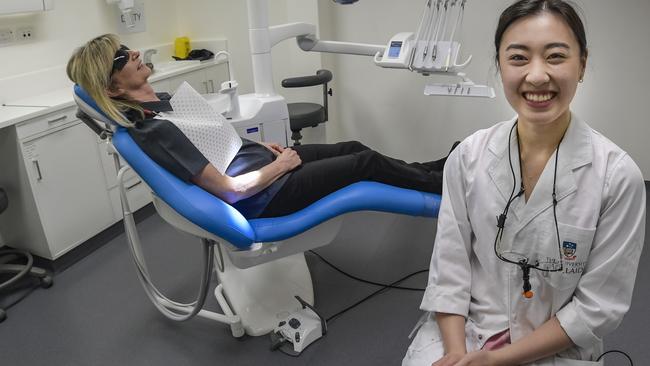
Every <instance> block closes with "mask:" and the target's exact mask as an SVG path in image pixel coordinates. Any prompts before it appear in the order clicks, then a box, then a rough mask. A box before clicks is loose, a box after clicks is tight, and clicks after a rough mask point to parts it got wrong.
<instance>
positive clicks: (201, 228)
mask: <svg viewBox="0 0 650 366" xmlns="http://www.w3.org/2000/svg"><path fill="white" fill-rule="evenodd" d="M74 98H75V101H76V102H77V105H78V106H79V113H78V114H77V116H78V117H79V118H80V119H81V120H82V121H83V122H84V123H86V124H88V125H89V126H90V127H91V128H92V129H93V131H95V132H96V133H98V134H99V135H100V137H102V139H106V140H107V142H108V144H107V148H108V149H109V151H111V152H112V153H113V155H114V161H115V163H116V167H117V168H118V169H119V172H118V174H117V181H118V185H119V189H120V199H121V202H122V208H123V214H124V226H125V231H126V236H127V240H128V242H129V247H130V249H131V252H132V255H133V259H134V262H135V265H136V268H137V272H138V277H139V279H140V281H141V283H142V285H143V288H144V290H145V293H146V294H147V295H148V297H149V298H150V300H151V301H152V303H153V304H154V306H155V307H156V308H157V309H158V310H159V311H160V312H161V313H162V314H163V315H165V316H166V317H168V318H170V319H172V320H177V321H185V320H188V319H190V318H192V317H194V316H195V315H198V316H200V317H204V318H208V319H211V320H215V321H218V322H221V323H226V324H228V325H229V326H230V329H231V332H232V335H233V336H234V337H241V336H243V335H244V334H245V333H246V334H249V335H253V336H259V335H264V334H267V333H269V332H271V331H272V330H273V328H274V327H275V326H276V325H277V324H278V319H279V317H280V316H282V314H284V316H286V315H288V314H289V313H292V312H294V311H297V310H299V309H300V308H301V304H300V303H298V302H296V300H295V298H294V296H299V297H300V298H302V299H303V300H304V301H305V302H307V303H309V304H310V305H312V304H313V303H314V292H313V285H312V280H311V275H310V273H309V269H308V268H307V263H306V261H305V257H304V254H303V253H304V252H305V251H307V250H310V249H314V248H317V247H320V246H323V245H327V244H329V243H331V242H332V241H333V240H334V238H335V237H336V235H337V233H338V231H339V229H340V227H341V224H342V217H341V215H343V214H345V213H348V212H353V211H362V210H374V211H383V212H392V213H398V214H405V215H411V216H422V217H431V218H435V217H437V215H438V210H439V207H440V196H439V195H436V194H431V193H424V192H419V191H414V190H410V189H404V188H397V187H392V186H388V185H385V184H381V183H376V182H359V183H355V184H352V185H350V186H347V187H345V188H342V189H340V190H338V191H336V192H334V193H332V194H330V195H328V196H326V197H323V198H321V199H320V200H318V201H317V202H315V203H313V204H311V205H310V206H308V207H306V208H304V209H302V210H300V211H298V212H295V213H292V214H290V215H287V216H283V217H273V218H260V219H250V220H249V219H246V218H245V217H244V216H243V215H242V214H241V213H239V211H237V210H236V209H235V208H233V207H232V206H230V205H229V204H227V203H226V202H224V201H222V200H221V199H219V198H218V197H216V196H214V195H212V194H210V193H208V192H206V191H205V190H203V189H202V188H201V187H199V186H196V185H194V184H191V183H186V182H184V181H182V180H180V179H178V178H177V177H176V176H174V175H172V174H171V173H170V172H168V171H166V170H165V169H163V168H162V167H160V166H159V165H158V164H157V163H156V162H154V161H153V160H151V158H149V156H147V155H146V154H145V153H144V152H143V151H142V150H141V149H140V147H139V146H138V145H137V144H136V143H135V142H134V141H133V139H132V138H131V136H130V135H129V133H128V132H127V130H126V129H125V128H123V127H117V126H116V124H115V122H113V121H112V120H111V119H109V118H108V117H107V116H106V115H104V113H103V112H102V111H101V110H100V109H99V108H98V107H97V104H96V103H95V102H94V100H92V98H90V97H89V96H88V94H87V93H86V92H85V91H84V90H83V89H82V88H81V87H79V86H75V88H74ZM100 123H103V124H106V126H107V127H101V126H100ZM117 154H119V155H120V156H121V157H122V158H123V159H124V160H125V161H126V162H127V163H128V164H129V166H123V167H120V166H119V165H120V163H119V159H118V157H117ZM128 169H133V170H134V171H135V173H137V174H138V175H139V176H140V178H141V179H142V182H144V183H145V184H146V185H147V186H148V188H149V189H150V191H151V195H152V200H153V204H154V206H155V208H156V211H157V212H158V214H159V215H160V216H161V217H162V218H163V219H164V220H165V221H166V222H167V223H169V224H170V225H172V226H174V227H176V228H178V229H180V230H182V231H184V232H187V233H189V234H191V235H193V236H195V237H197V238H200V239H201V243H202V248H203V270H202V277H201V280H200V286H199V290H198V294H197V296H196V300H195V301H193V302H191V303H187V304H182V303H178V302H175V301H173V300H171V299H169V298H167V297H165V296H164V295H163V294H162V292H160V291H159V290H158V289H157V288H156V287H155V286H154V285H153V282H152V279H151V277H150V276H149V273H148V270H147V266H146V263H145V260H144V256H143V252H142V250H141V248H140V240H139V237H138V232H137V228H136V226H135V222H134V220H133V215H132V213H131V211H130V208H129V202H128V198H127V194H126V188H125V184H124V181H123V177H124V174H125V172H126V171H127V170H128ZM215 264H216V269H217V270H216V273H217V279H218V280H219V284H218V285H217V286H216V288H215V290H214V296H215V297H216V299H217V302H218V303H219V306H220V307H221V311H222V312H223V313H217V312H213V311H207V310H204V309H202V307H203V304H204V301H205V299H206V295H207V291H208V289H209V284H210V283H209V282H210V277H211V275H212V268H213V265H215Z"/></svg>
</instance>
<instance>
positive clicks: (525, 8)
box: [494, 0, 587, 67]
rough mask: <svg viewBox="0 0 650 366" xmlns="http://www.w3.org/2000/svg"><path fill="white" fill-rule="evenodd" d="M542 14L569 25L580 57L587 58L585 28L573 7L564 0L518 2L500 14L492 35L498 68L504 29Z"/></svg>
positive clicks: (525, 0)
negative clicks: (522, 19) (557, 18)
mask: <svg viewBox="0 0 650 366" xmlns="http://www.w3.org/2000/svg"><path fill="white" fill-rule="evenodd" d="M544 12H548V13H551V14H555V15H557V16H559V17H560V18H562V19H564V21H565V22H566V23H567V24H568V25H569V28H571V30H572V31H573V34H574V35H575V37H576V39H577V40H578V44H579V45H580V57H582V58H583V59H584V58H585V57H587V36H586V34H585V27H584V24H583V23H582V20H581V19H580V16H579V15H578V13H577V12H576V10H575V9H574V7H573V6H571V4H569V3H568V2H566V1H565V0H519V1H517V2H516V3H514V4H512V5H510V6H509V7H508V8H507V9H506V10H504V11H503V13H501V17H499V25H498V26H497V31H496V33H495V34H494V47H495V48H496V58H495V61H496V64H497V67H498V66H499V47H500V46H501V39H502V38H503V34H504V33H505V31H506V29H508V27H510V25H512V23H514V22H515V21H517V20H519V19H521V18H524V17H527V16H529V15H537V14H541V13H544Z"/></svg>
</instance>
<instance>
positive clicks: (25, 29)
mask: <svg viewBox="0 0 650 366" xmlns="http://www.w3.org/2000/svg"><path fill="white" fill-rule="evenodd" d="M16 39H17V40H19V41H29V40H31V39H34V28H33V27H31V26H29V25H23V26H20V27H18V28H16Z"/></svg>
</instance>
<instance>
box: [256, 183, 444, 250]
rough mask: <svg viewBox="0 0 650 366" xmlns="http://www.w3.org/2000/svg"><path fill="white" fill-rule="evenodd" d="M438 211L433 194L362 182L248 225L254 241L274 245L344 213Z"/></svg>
mask: <svg viewBox="0 0 650 366" xmlns="http://www.w3.org/2000/svg"><path fill="white" fill-rule="evenodd" d="M439 209H440V196H439V195H437V194H433V193H425V192H420V191H414V190H411V189H405V188H398V187H394V186H390V185H386V184H382V183H377V182H365V181H364V182H358V183H354V184H351V185H349V186H347V187H344V188H341V189H339V190H338V191H336V192H334V193H331V194H329V195H327V196H325V197H323V198H321V199H320V200H318V201H316V202H314V203H312V204H311V205H309V206H307V207H305V208H304V209H302V210H300V211H298V212H295V213H293V214H290V215H287V216H283V217H273V218H263V219H252V220H249V222H250V224H251V226H252V227H253V230H254V231H255V240H256V241H278V240H283V239H286V238H290V237H292V236H295V235H298V234H300V233H302V232H304V231H306V230H308V229H310V228H311V227H313V226H316V225H318V224H320V223H321V222H324V221H327V220H329V219H331V218H333V217H336V216H338V215H342V214H344V213H347V212H353V211H364V210H371V211H383V212H392V213H398V214H403V215H410V216H424V217H433V218H435V217H438V210H439Z"/></svg>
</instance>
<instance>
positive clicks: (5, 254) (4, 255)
mask: <svg viewBox="0 0 650 366" xmlns="http://www.w3.org/2000/svg"><path fill="white" fill-rule="evenodd" d="M8 205H9V199H8V197H7V192H6V191H5V190H4V189H2V188H0V214H2V213H3V212H4V211H5V210H6V209H7V206H8ZM21 259H22V260H21ZM16 262H23V263H16ZM33 264H34V258H33V257H32V255H31V254H30V253H29V252H26V251H24V250H18V249H5V248H2V249H0V276H3V277H2V278H4V276H5V275H11V278H9V279H6V280H4V281H3V282H0V294H2V292H4V291H6V290H7V289H9V288H10V287H11V286H12V285H14V284H15V283H17V282H18V281H19V280H21V279H22V278H25V277H27V276H31V277H34V278H38V279H39V281H40V284H41V287H43V288H48V287H50V286H52V277H51V276H50V275H48V274H47V272H46V271H45V270H44V269H42V268H38V267H34V266H33ZM6 318H7V312H6V311H5V309H2V308H0V322H2V321H4V320H5V319H6Z"/></svg>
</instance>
